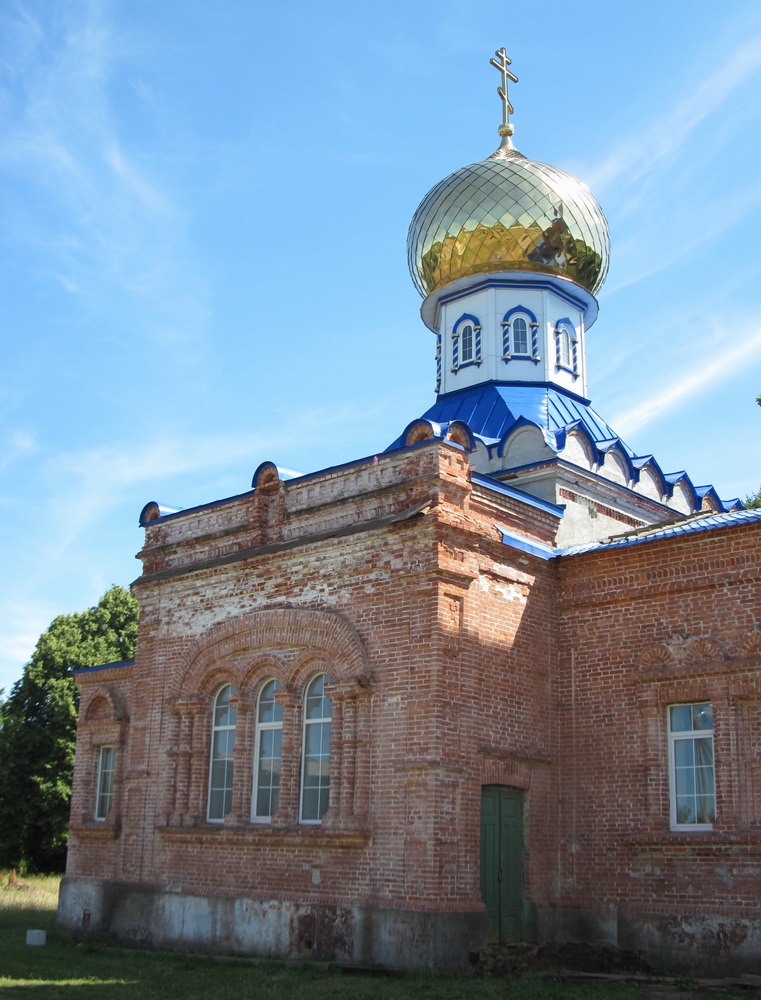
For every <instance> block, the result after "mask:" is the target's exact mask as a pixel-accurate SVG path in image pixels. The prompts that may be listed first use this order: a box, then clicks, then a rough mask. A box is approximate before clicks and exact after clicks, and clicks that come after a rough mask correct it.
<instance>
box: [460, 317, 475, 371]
mask: <svg viewBox="0 0 761 1000" xmlns="http://www.w3.org/2000/svg"><path fill="white" fill-rule="evenodd" d="M457 334H458V336H459V338H460V364H461V365H469V364H471V363H472V362H473V360H474V358H475V348H476V331H475V330H474V329H473V324H472V323H471V322H470V320H468V322H467V323H463V324H462V326H461V327H459V329H458V331H457ZM466 338H467V340H466ZM466 342H467V345H468V352H467V355H466V353H465V344H466Z"/></svg>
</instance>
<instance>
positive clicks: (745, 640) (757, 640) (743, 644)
mask: <svg viewBox="0 0 761 1000" xmlns="http://www.w3.org/2000/svg"><path fill="white" fill-rule="evenodd" d="M737 655H738V656H739V657H740V658H742V659H745V658H746V657H751V656H754V657H755V656H761V631H758V630H754V631H753V632H747V633H746V634H745V635H744V636H743V637H742V639H740V641H739V643H738V644H737Z"/></svg>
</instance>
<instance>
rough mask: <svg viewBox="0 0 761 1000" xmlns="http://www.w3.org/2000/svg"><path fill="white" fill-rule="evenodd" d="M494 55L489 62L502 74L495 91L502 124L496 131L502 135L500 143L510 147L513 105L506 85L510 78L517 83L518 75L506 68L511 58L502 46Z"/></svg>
mask: <svg viewBox="0 0 761 1000" xmlns="http://www.w3.org/2000/svg"><path fill="white" fill-rule="evenodd" d="M494 55H495V56H496V57H497V58H496V59H490V60H489V63H490V65H492V66H493V67H494V68H495V69H498V70H499V71H500V73H501V74H502V86H501V87H497V93H498V94H499V96H500V98H501V99H502V124H501V125H500V127H499V129H498V131H499V134H500V135H501V136H502V145H503V146H510V147H512V142H511V140H510V136H511V135H512V134H513V132H514V129H513V126H512V125H511V124H510V115H512V114H513V113H514V111H513V106H512V104H511V103H510V98H509V97H508V96H507V86H508V84H507V81H508V80H512V81H513V83H517V82H518V77H517V76H516V75H515V73H511V72H510V70H509V69H508V66H510V65H512V59H510V58H509V57H508V55H507V52H506V51H505V49H504V48H502V49H497V51H496V52H495V53H494Z"/></svg>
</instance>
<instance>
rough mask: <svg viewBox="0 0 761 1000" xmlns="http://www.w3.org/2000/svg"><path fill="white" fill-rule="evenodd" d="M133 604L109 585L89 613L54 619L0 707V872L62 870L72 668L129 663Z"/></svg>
mask: <svg viewBox="0 0 761 1000" xmlns="http://www.w3.org/2000/svg"><path fill="white" fill-rule="evenodd" d="M136 637H137V601H136V600H135V598H134V597H132V595H131V594H130V593H129V592H128V591H126V590H124V589H123V588H122V587H111V589H110V590H108V591H107V592H106V593H105V594H104V595H103V597H102V598H101V599H100V601H99V602H98V604H97V605H96V606H95V607H94V608H88V609H87V610H86V611H81V612H77V613H75V614H71V615H59V616H58V617H57V618H55V619H54V620H53V622H51V624H50V626H49V628H48V629H47V631H45V632H43V634H42V635H41V636H40V638H39V639H38V641H37V645H36V647H35V650H34V653H33V654H32V658H31V660H30V661H29V663H28V664H27V665H26V666H25V667H24V671H23V673H22V675H21V677H20V679H19V680H18V681H17V682H16V683H15V684H14V686H13V688H12V689H11V693H10V695H9V696H8V698H7V700H6V701H5V702H4V703H3V704H2V707H1V708H0V868H19V869H21V870H22V871H62V870H63V866H64V862H65V858H66V828H67V825H68V821H69V801H70V798H71V777H72V767H73V763H74V743H75V738H76V725H77V708H78V696H77V690H76V686H75V683H74V677H73V671H74V670H76V669H78V668H80V667H92V666H97V665H99V664H101V663H111V662H116V661H118V660H127V659H131V658H132V657H133V656H134V652H135V639H136Z"/></svg>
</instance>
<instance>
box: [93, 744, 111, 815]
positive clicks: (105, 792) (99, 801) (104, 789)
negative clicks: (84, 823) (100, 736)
mask: <svg viewBox="0 0 761 1000" xmlns="http://www.w3.org/2000/svg"><path fill="white" fill-rule="evenodd" d="M115 772H116V751H115V750H114V748H113V747H101V748H100V751H99V753H98V786H97V788H98V792H97V796H96V802H95V819H96V820H98V821H99V822H103V821H104V820H105V819H106V817H107V816H108V814H109V813H110V812H111V806H112V805H113V803H114V774H115Z"/></svg>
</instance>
